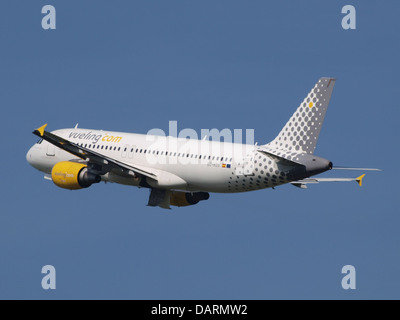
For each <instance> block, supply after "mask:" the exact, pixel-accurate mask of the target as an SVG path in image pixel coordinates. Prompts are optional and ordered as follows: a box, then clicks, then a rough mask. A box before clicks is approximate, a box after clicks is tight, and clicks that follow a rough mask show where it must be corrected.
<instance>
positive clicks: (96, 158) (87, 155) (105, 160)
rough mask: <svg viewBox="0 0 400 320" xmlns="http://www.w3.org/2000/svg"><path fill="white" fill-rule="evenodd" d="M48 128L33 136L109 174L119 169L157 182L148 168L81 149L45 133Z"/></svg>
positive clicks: (74, 144)
mask: <svg viewBox="0 0 400 320" xmlns="http://www.w3.org/2000/svg"><path fill="white" fill-rule="evenodd" d="M46 127H47V124H45V125H44V126H42V127H40V128H39V129H36V130H35V131H33V134H34V135H36V136H38V137H40V138H42V139H44V140H46V141H48V142H49V143H51V144H53V145H55V146H56V147H58V148H60V149H62V150H65V151H67V152H69V153H71V154H73V155H74V156H76V157H79V158H81V159H83V160H86V161H88V162H89V163H92V164H97V165H99V166H101V168H103V170H104V171H106V172H109V171H111V170H113V169H117V171H118V170H119V171H122V172H123V173H125V174H128V175H135V174H136V175H139V176H145V177H148V178H151V179H154V180H156V181H157V176H156V175H155V174H154V173H152V172H150V171H149V170H146V168H139V167H137V166H132V165H128V164H126V163H123V162H121V161H118V160H115V159H113V158H110V157H107V156H105V155H102V154H99V153H97V152H95V151H93V150H89V149H88V148H84V147H81V146H79V145H77V144H76V143H73V142H71V141H68V140H66V139H64V138H61V137H59V136H57V135H55V134H53V133H50V132H47V131H45V129H46ZM104 168H105V169H104Z"/></svg>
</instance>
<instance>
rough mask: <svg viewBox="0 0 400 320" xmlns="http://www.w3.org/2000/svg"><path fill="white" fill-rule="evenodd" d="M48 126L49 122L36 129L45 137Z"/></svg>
mask: <svg viewBox="0 0 400 320" xmlns="http://www.w3.org/2000/svg"><path fill="white" fill-rule="evenodd" d="M46 127H47V123H46V124H45V125H44V126H41V127H40V128H38V129H36V131H37V132H39V133H40V136H41V137H43V135H44V129H46Z"/></svg>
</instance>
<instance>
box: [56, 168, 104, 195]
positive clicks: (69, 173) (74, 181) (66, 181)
mask: <svg viewBox="0 0 400 320" xmlns="http://www.w3.org/2000/svg"><path fill="white" fill-rule="evenodd" d="M51 178H52V180H53V182H54V184H55V185H56V186H58V187H60V188H63V189H68V190H78V189H83V188H88V187H90V186H91V185H92V184H93V183H99V182H100V181H101V178H100V176H99V175H97V174H94V173H92V172H90V171H89V169H88V167H87V165H85V164H82V163H78V162H72V161H63V162H59V163H57V164H56V165H55V166H54V167H53V169H52V171H51Z"/></svg>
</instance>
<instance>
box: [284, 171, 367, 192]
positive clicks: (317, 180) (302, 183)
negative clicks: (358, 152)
mask: <svg viewBox="0 0 400 320" xmlns="http://www.w3.org/2000/svg"><path fill="white" fill-rule="evenodd" d="M364 177H365V174H363V175H362V176H359V177H358V178H307V179H303V180H299V181H293V182H291V184H292V185H294V186H295V187H298V188H301V189H307V184H310V183H312V184H314V183H320V182H347V181H355V182H357V183H358V185H359V186H360V187H361V186H362V181H363V179H364Z"/></svg>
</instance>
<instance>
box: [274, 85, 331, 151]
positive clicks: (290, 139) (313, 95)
mask: <svg viewBox="0 0 400 320" xmlns="http://www.w3.org/2000/svg"><path fill="white" fill-rule="evenodd" d="M335 81H336V79H334V78H321V79H319V81H318V82H317V83H316V85H315V87H314V88H313V89H312V90H311V91H310V93H309V94H308V95H307V97H306V98H305V99H304V101H303V102H302V103H301V104H300V106H299V107H298V109H297V110H296V112H295V113H294V114H293V116H292V117H291V118H290V120H289V121H288V123H287V124H286V125H285V127H284V128H283V129H282V131H281V132H280V133H279V135H278V136H277V137H276V138H275V140H273V141H272V142H270V143H269V144H268V145H267V146H268V147H269V148H271V149H274V150H280V151H286V152H291V153H307V154H313V153H314V150H315V147H316V146H317V141H318V137H319V133H320V131H321V128H322V124H323V123H324V119H325V114H326V110H327V109H328V104H329V100H330V99H331V95H332V91H333V87H334V85H335Z"/></svg>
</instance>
